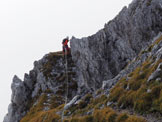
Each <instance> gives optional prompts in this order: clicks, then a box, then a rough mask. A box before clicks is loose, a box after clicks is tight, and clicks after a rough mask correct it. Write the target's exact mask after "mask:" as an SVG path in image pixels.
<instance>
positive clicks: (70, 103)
mask: <svg viewBox="0 0 162 122" xmlns="http://www.w3.org/2000/svg"><path fill="white" fill-rule="evenodd" d="M79 97H80V96H79V95H77V96H75V97H74V98H73V99H72V100H71V101H70V102H69V103H67V104H66V105H65V106H64V110H67V109H68V108H70V107H71V106H72V105H74V104H75V102H76V101H77V100H78V99H79Z"/></svg>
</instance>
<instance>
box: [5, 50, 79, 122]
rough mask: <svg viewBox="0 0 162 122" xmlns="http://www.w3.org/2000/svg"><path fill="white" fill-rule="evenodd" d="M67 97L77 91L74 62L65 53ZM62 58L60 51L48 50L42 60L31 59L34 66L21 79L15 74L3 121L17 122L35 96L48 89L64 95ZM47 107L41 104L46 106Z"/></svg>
mask: <svg viewBox="0 0 162 122" xmlns="http://www.w3.org/2000/svg"><path fill="white" fill-rule="evenodd" d="M67 61H68V70H67V74H68V83H69V86H68V91H69V93H70V94H68V96H67V97H68V101H69V100H71V99H72V98H73V97H74V96H75V95H76V94H77V83H76V74H75V72H76V71H75V69H76V68H75V65H74V63H73V61H72V58H71V56H69V57H68V59H67ZM66 83H67V79H66V78H65V61H64V59H63V56H62V55H61V52H58V53H49V54H47V55H45V56H44V57H43V58H42V59H41V60H39V61H35V62H34V68H33V70H31V71H30V73H29V74H25V76H24V81H21V80H20V79H19V78H18V77H17V76H14V78H13V82H12V85H11V89H12V97H11V104H10V105H9V107H8V114H7V115H6V116H5V118H4V121H3V122H19V121H20V120H21V118H22V117H24V116H25V115H26V113H27V112H28V110H29V108H30V107H31V104H32V103H33V101H34V102H35V103H36V98H37V96H40V95H41V94H42V93H45V92H47V91H50V92H51V93H52V94H55V95H59V96H62V97H63V98H64V96H65V95H66V92H67V91H66V85H67V84H66ZM46 109H48V108H44V110H46Z"/></svg>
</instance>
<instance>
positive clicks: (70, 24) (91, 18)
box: [0, 0, 132, 122]
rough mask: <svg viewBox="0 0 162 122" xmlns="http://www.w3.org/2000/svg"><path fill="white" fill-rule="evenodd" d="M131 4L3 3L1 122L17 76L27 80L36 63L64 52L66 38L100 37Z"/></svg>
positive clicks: (98, 0)
mask: <svg viewBox="0 0 162 122" xmlns="http://www.w3.org/2000/svg"><path fill="white" fill-rule="evenodd" d="M131 1H132V0H1V1H0V57H1V58H0V81H1V85H0V98H1V99H0V122H2V120H3V117H4V115H5V114H6V113H7V108H8V105H9V103H10V99H11V88H10V86H11V82H12V78H13V76H14V75H15V74H16V75H18V77H20V78H21V79H23V75H24V73H28V72H29V70H31V69H32V68H33V62H34V61H35V60H38V59H40V58H42V57H43V55H45V54H47V53H48V52H54V51H58V50H61V41H62V39H63V38H64V37H66V36H70V37H71V36H75V37H78V38H81V37H86V36H89V35H92V34H94V33H96V32H97V31H98V30H100V29H101V28H103V27H104V24H105V23H107V22H108V21H109V20H111V19H113V18H114V17H115V16H116V15H117V14H118V13H119V11H120V10H121V9H122V8H123V7H124V6H127V5H128V4H129V3H130V2H131Z"/></svg>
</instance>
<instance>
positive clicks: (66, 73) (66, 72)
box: [61, 48, 69, 122]
mask: <svg viewBox="0 0 162 122" xmlns="http://www.w3.org/2000/svg"><path fill="white" fill-rule="evenodd" d="M65 75H66V94H65V105H64V109H63V111H62V116H61V122H63V120H64V112H65V106H66V104H67V102H68V94H69V90H68V89H69V82H68V61H67V49H66V48H65Z"/></svg>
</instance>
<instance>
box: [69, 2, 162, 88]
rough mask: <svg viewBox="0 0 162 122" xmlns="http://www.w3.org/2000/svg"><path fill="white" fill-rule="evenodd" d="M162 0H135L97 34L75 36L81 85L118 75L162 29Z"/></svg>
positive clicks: (74, 53)
mask: <svg viewBox="0 0 162 122" xmlns="http://www.w3.org/2000/svg"><path fill="white" fill-rule="evenodd" d="M161 13H162V1H161V0H134V1H133V2H132V3H131V4H130V5H129V7H128V8H126V7H124V8H123V10H122V11H121V12H120V13H119V15H118V16H116V17H115V19H113V20H112V21H110V22H109V23H108V24H106V25H105V27H104V28H103V29H102V30H100V31H99V32H97V33H96V34H94V35H92V36H89V37H86V38H82V39H77V38H75V37H73V38H72V39H71V51H72V56H73V60H74V62H75V63H76V65H77V69H78V72H77V73H78V76H79V86H86V87H87V88H89V89H92V88H93V90H95V89H97V88H100V87H101V86H102V82H103V81H104V80H108V79H112V78H114V77H115V76H116V75H117V74H118V73H119V72H120V71H121V70H122V69H123V68H124V67H125V66H126V65H127V63H128V62H129V61H131V60H132V59H133V58H134V57H135V56H137V54H138V53H139V52H140V51H141V49H142V48H144V47H147V46H148V45H149V44H150V43H151V40H152V39H153V37H154V36H156V35H157V34H158V33H159V32H160V31H162V14H161Z"/></svg>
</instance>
